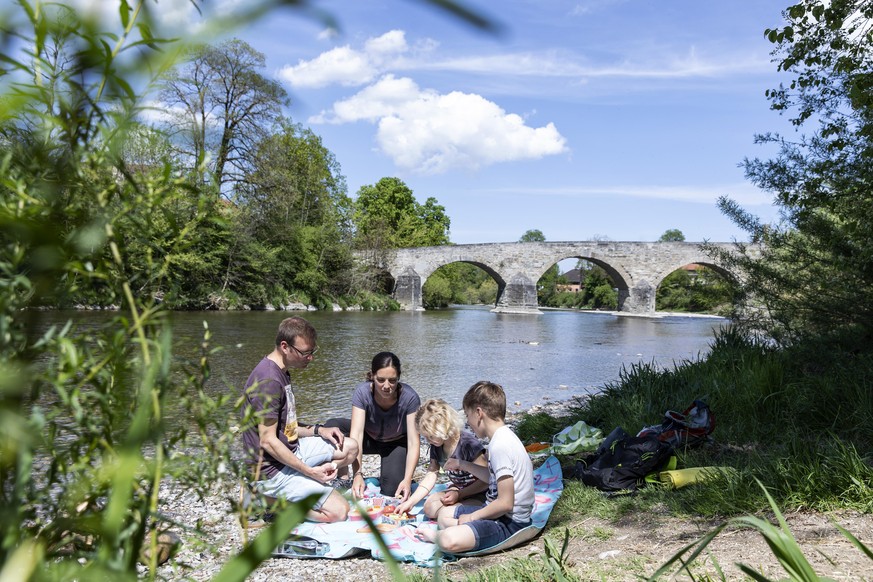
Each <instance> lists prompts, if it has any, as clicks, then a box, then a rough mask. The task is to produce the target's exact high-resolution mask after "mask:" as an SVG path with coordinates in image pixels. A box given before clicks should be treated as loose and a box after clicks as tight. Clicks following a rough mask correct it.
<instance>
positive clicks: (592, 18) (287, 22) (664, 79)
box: [164, 0, 792, 243]
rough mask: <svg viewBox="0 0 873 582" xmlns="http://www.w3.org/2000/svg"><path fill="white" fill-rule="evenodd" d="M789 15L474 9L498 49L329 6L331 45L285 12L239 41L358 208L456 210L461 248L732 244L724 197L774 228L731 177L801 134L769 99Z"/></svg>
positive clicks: (422, 9)
mask: <svg viewBox="0 0 873 582" xmlns="http://www.w3.org/2000/svg"><path fill="white" fill-rule="evenodd" d="M171 3H172V2H171ZM787 4H788V3H787V2H786V1H785V0H781V1H773V0H731V1H730V2H710V1H700V0H666V1H661V2H655V1H652V0H538V1H532V0H531V1H523V0H502V1H501V2H493V1H492V2H485V1H483V0H477V1H475V2H471V3H469V6H471V7H472V8H474V9H477V10H479V11H481V12H482V13H484V14H486V15H488V16H490V17H492V18H493V19H494V21H496V22H497V23H499V24H500V26H501V27H502V32H501V33H500V34H498V35H489V34H483V33H481V32H479V31H477V30H475V29H473V28H471V27H470V26H468V25H466V24H464V23H463V22H460V21H458V20H457V19H454V18H451V17H449V16H447V15H446V14H444V13H441V12H439V11H437V10H435V9H433V8H431V7H428V6H426V5H425V4H424V3H423V2H418V1H410V0H406V1H404V0H391V1H387V0H384V1H383V0H368V1H355V2H349V1H339V0H331V1H325V2H317V3H316V5H317V6H319V7H321V8H323V9H325V10H326V11H328V12H330V13H331V14H333V15H334V16H335V17H336V18H337V20H338V21H339V24H340V30H338V31H331V30H326V29H325V27H324V26H323V25H322V24H321V23H320V22H318V21H317V20H316V19H312V18H306V17H303V16H301V14H300V13H299V12H297V11H291V10H282V11H274V12H271V13H270V14H269V15H268V16H267V17H266V18H264V19H262V20H261V21H259V22H257V23H255V24H254V25H250V26H247V27H245V28H243V29H239V30H236V31H232V32H231V33H229V34H232V35H233V36H237V37H239V38H242V39H243V40H245V41H246V42H248V43H249V44H250V45H252V46H253V47H254V48H255V49H257V50H258V51H260V52H262V53H264V55H265V56H266V62H267V68H266V69H265V70H264V71H263V72H264V73H265V74H266V75H270V76H273V77H274V78H276V79H278V80H280V81H281V82H282V83H283V85H284V86H285V87H286V88H287V90H288V92H289V94H290V96H291V100H292V105H291V107H290V109H289V111H288V114H289V115H290V116H291V117H292V118H293V119H294V120H295V121H297V122H299V123H302V124H304V125H307V126H309V127H310V128H311V129H312V130H313V131H315V132H316V133H317V134H319V135H321V136H322V138H323V140H324V144H325V146H326V147H327V148H329V149H330V150H331V151H333V152H334V154H335V155H336V158H337V160H338V162H339V163H340V165H341V166H342V171H343V174H344V175H345V176H346V178H347V181H348V187H349V194H350V195H352V196H354V195H355V193H356V192H357V190H358V189H359V188H360V187H361V186H362V185H366V184H373V183H375V182H377V181H378V180H379V179H380V178H382V177H385V176H397V177H399V178H401V179H402V180H403V181H404V182H406V184H407V185H409V186H410V188H412V190H413V191H414V192H415V195H416V197H417V198H418V199H419V201H421V202H423V201H424V200H425V199H426V198H428V197H431V196H432V197H434V198H436V199H437V200H438V201H439V203H440V204H442V205H443V206H444V207H445V208H446V211H447V213H448V215H449V216H450V218H451V221H452V224H451V239H452V241H453V242H455V243H479V242H503V241H515V240H518V238H519V237H520V236H521V235H522V234H523V233H524V232H525V231H526V230H528V229H539V230H541V231H542V232H543V233H544V234H545V236H546V239H547V240H550V241H564V240H587V239H591V238H608V239H612V240H626V241H647V240H648V241H650V240H656V239H657V238H658V237H659V236H660V235H661V234H662V233H663V232H664V231H665V230H667V229H671V228H678V229H680V230H681V231H682V232H683V233H684V234H685V236H686V240H689V241H702V240H704V239H707V240H711V241H730V240H733V239H735V238H736V239H740V240H744V239H745V238H746V235H745V233H743V232H742V231H741V230H740V229H739V228H738V227H736V226H735V225H733V224H732V223H731V222H730V221H729V220H728V219H727V218H725V217H724V216H722V215H721V213H720V212H719V211H718V209H717V208H716V206H715V201H716V199H717V197H718V196H720V195H727V196H730V197H731V198H733V199H735V200H737V201H738V202H740V203H741V204H742V205H743V206H744V207H745V208H746V209H748V210H750V211H752V212H753V213H755V214H757V215H758V216H760V217H762V218H764V219H765V220H775V219H776V217H777V212H776V209H775V208H774V207H773V206H771V204H770V201H771V197H770V195H768V194H766V193H763V192H760V191H758V190H756V189H755V188H754V187H753V186H752V185H751V184H749V183H748V182H747V181H746V180H745V178H744V176H743V170H742V168H740V167H738V165H739V164H740V162H742V160H743V158H744V157H755V156H762V157H767V156H769V155H771V154H772V153H773V152H772V151H768V150H766V149H765V148H763V147H762V146H758V145H755V144H754V143H753V139H754V134H755V133H761V132H766V131H783V132H786V133H790V132H791V131H792V130H791V129H790V128H789V126H788V123H787V121H786V120H785V119H784V118H783V117H780V116H779V115H778V114H776V113H775V112H772V111H770V110H769V108H768V102H767V100H766V99H765V97H764V91H765V90H766V89H768V88H772V87H775V86H777V85H778V83H779V82H780V81H787V79H785V78H783V77H780V76H779V74H778V73H777V72H776V65H775V64H774V63H773V62H771V58H772V57H771V55H770V51H771V49H772V45H771V44H770V43H769V42H767V40H766V39H765V37H764V30H765V29H766V28H768V27H775V26H779V25H781V22H782V18H781V11H782V10H783V9H784V8H785V7H786V6H787ZM184 5H186V6H187V7H188V8H189V9H190V4H188V3H187V2H185V3H184ZM216 5H217V6H219V7H220V8H219V9H221V10H224V9H227V8H228V7H229V6H230V7H232V6H233V2H232V1H230V0H227V1H226V2H224V3H222V2H220V1H219V2H217V3H216V4H213V6H216ZM164 6H167V5H166V4H165V5H164ZM179 21H185V19H184V18H180V19H179Z"/></svg>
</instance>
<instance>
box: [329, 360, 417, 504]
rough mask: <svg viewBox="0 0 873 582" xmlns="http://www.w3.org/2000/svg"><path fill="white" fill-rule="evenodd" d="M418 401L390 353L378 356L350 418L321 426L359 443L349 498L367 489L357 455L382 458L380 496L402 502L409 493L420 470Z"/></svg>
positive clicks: (357, 393) (354, 397) (355, 396)
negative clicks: (401, 379) (339, 432)
mask: <svg viewBox="0 0 873 582" xmlns="http://www.w3.org/2000/svg"><path fill="white" fill-rule="evenodd" d="M420 405H421V399H420V398H419V397H418V394H416V393H415V390H413V389H412V386H410V385H409V384H404V383H403V382H401V381H400V359H399V358H398V357H397V356H396V355H394V354H393V353H391V352H380V353H378V354H376V356H375V357H374V358H373V361H372V363H371V364H370V371H369V372H367V381H366V382H361V383H360V384H358V386H357V387H356V388H355V392H354V394H353V395H352V418H351V419H347V418H334V419H331V420H329V421H327V422H326V423H325V426H337V427H339V428H340V430H341V431H342V432H343V434H345V435H346V436H350V437H352V438H353V439H355V440H356V442H358V443H361V447H360V448H359V449H358V451H359V452H358V457H357V459H355V460H354V461H353V462H352V471H353V474H352V495H354V496H355V497H357V498H360V497H363V495H364V489H365V488H366V483H364V475H363V473H362V472H361V466H362V465H361V455H362V454H366V455H379V456H380V457H381V462H382V463H381V475H380V478H379V483H380V487H381V490H382V494H383V495H389V496H394V497H398V498H400V500H401V501H406V500H407V499H408V498H409V494H410V492H411V491H412V475H413V473H414V472H415V467H416V465H417V464H418V455H419V448H420V444H419V437H418V427H417V426H416V423H415V414H416V413H417V412H418V408H419V406H420Z"/></svg>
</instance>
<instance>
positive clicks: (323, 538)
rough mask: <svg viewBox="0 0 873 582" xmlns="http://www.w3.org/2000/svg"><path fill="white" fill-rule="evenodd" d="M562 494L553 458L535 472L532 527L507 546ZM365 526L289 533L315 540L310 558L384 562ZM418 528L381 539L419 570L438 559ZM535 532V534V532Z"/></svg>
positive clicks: (306, 527)
mask: <svg viewBox="0 0 873 582" xmlns="http://www.w3.org/2000/svg"><path fill="white" fill-rule="evenodd" d="M445 488H446V485H445V484H441V485H437V486H436V487H434V491H442V490H444V489H445ZM563 490H564V484H563V481H562V474H561V465H560V463H559V462H558V459H557V458H555V457H549V458H548V459H546V461H545V462H544V463H543V464H542V465H540V466H539V467H537V468H536V469H534V492H535V493H536V501H535V504H534V510H533V515H532V516H531V520H532V522H533V523H532V524H531V526H530V528H526V529H525V530H522V531H525V532H526V535H525V536H521V537H518V538H516V539H515V540H513V539H512V538H510V540H507V542H515V544H514V545H517V544H519V543H522V542H524V541H527V540H528V539H530V538H531V537H533V536H534V535H536V534H537V533H539V532H540V531H542V529H543V528H544V527H545V525H546V521H548V519H549V515H550V514H551V513H552V508H553V507H554V506H555V503H556V502H557V501H558V498H559V497H560V496H561V492H562V491H563ZM378 494H379V490H378V487H377V486H376V483H375V480H368V483H367V492H366V496H367V497H370V496H375V495H378ZM423 506H424V501H423V500H422V501H421V502H419V504H418V505H416V507H415V508H414V509H413V510H412V512H411V513H412V514H418V513H419V512H421V510H422V508H423ZM424 524H429V526H430V527H435V524H434V522H428V521H424ZM364 525H366V523H365V522H364V521H359V520H356V521H351V520H346V521H343V522H339V523H329V524H322V523H311V522H306V523H303V524H300V525H299V526H297V527H296V528H294V529H293V530H292V532H291V533H292V534H293V535H297V536H305V537H307V538H312V539H314V540H317V541H318V542H319V543H320V545H319V548H318V551H317V555H311V557H319V558H345V557H348V556H351V555H354V554H357V553H361V552H364V551H369V552H370V554H371V555H372V556H373V557H374V558H377V559H380V560H382V559H384V555H383V553H382V551H381V549H380V548H379V545H378V544H377V542H376V539H375V537H374V536H373V534H367V533H358V531H357V530H358V529H360V528H361V527H363V526H364ZM417 525H418V524H409V525H403V526H401V527H397V528H396V529H394V530H392V531H389V532H387V533H384V534H382V539H383V540H385V545H386V546H387V547H388V550H389V551H390V552H391V556H392V557H393V558H394V559H395V560H397V561H398V562H415V563H417V564H420V565H422V566H432V565H433V564H434V562H435V561H437V560H438V559H439V553H438V552H437V547H436V545H434V544H432V543H429V542H426V541H424V540H421V539H419V538H418V537H417V536H416V535H415V528H416V527H417ZM534 530H535V531H534ZM507 547H509V546H508V545H507V544H506V543H504V544H501V545H500V546H498V547H496V548H489V549H488V550H483V551H480V552H476V554H482V553H488V552H489V551H499V550H502V549H507ZM281 549H282V548H281V546H280V548H277V553H275V554H274V555H277V556H278V555H286V556H288V557H305V556H302V555H291V554H287V553H286V554H283V553H282V552H281Z"/></svg>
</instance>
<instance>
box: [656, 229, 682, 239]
mask: <svg viewBox="0 0 873 582" xmlns="http://www.w3.org/2000/svg"><path fill="white" fill-rule="evenodd" d="M684 240H685V235H684V234H682V231H681V230H679V229H678V228H670V229H667V230H665V231H664V234H662V235H661V238H659V239H658V242H683V241H684Z"/></svg>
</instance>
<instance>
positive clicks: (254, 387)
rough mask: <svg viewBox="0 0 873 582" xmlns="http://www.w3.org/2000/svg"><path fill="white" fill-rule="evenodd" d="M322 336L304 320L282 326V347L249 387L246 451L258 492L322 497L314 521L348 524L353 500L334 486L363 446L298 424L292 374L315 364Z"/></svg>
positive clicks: (294, 498)
mask: <svg viewBox="0 0 873 582" xmlns="http://www.w3.org/2000/svg"><path fill="white" fill-rule="evenodd" d="M317 339H318V335H317V333H316V331H315V328H314V327H312V324H310V323H309V322H308V321H306V320H305V319H303V318H302V317H289V318H287V319H285V320H283V321H282V323H281V324H280V325H279V331H278V333H277V334H276V346H275V348H274V349H273V351H272V352H271V353H269V354H267V355H266V356H264V358H263V359H262V360H261V361H260V363H258V365H257V366H255V369H254V370H253V371H252V373H251V375H250V376H249V379H248V380H247V381H246V385H245V389H244V391H243V392H244V393H243V396H244V404H243V408H242V410H241V414H242V418H243V424H244V425H245V426H244V430H243V433H242V437H243V447H244V449H245V451H246V455H247V457H248V461H249V464H250V465H251V467H252V489H253V490H255V491H258V492H260V493H262V494H263V495H264V496H265V497H266V498H267V499H268V500H275V499H277V498H283V499H287V500H289V501H298V500H300V499H303V498H304V497H307V496H309V495H314V494H317V495H319V499H318V501H317V502H316V504H315V506H314V507H313V508H312V510H310V512H309V514H308V516H307V517H308V518H309V519H310V520H312V521H318V522H323V523H329V522H334V521H344V520H345V519H346V516H347V515H348V512H349V504H348V502H347V501H346V500H345V499H344V498H343V497H342V495H340V494H339V493H338V492H337V491H335V490H334V488H333V487H332V486H331V485H330V484H329V483H330V482H331V481H333V480H334V479H335V478H336V477H337V469H339V468H343V467H346V466H348V465H350V464H351V463H352V461H354V460H355V459H356V458H357V456H358V443H357V442H356V441H355V440H354V439H350V438H344V437H343V434H342V432H341V431H340V430H339V429H337V428H326V427H324V426H322V425H320V424H315V425H302V424H299V423H298V421H297V410H296V406H295V400H294V391H293V388H292V385H291V376H290V374H289V371H290V370H292V369H294V370H302V369H304V368H306V366H308V365H309V362H311V361H312V358H313V356H314V355H315V352H316V351H317V350H318V347H317V345H316V342H317Z"/></svg>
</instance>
